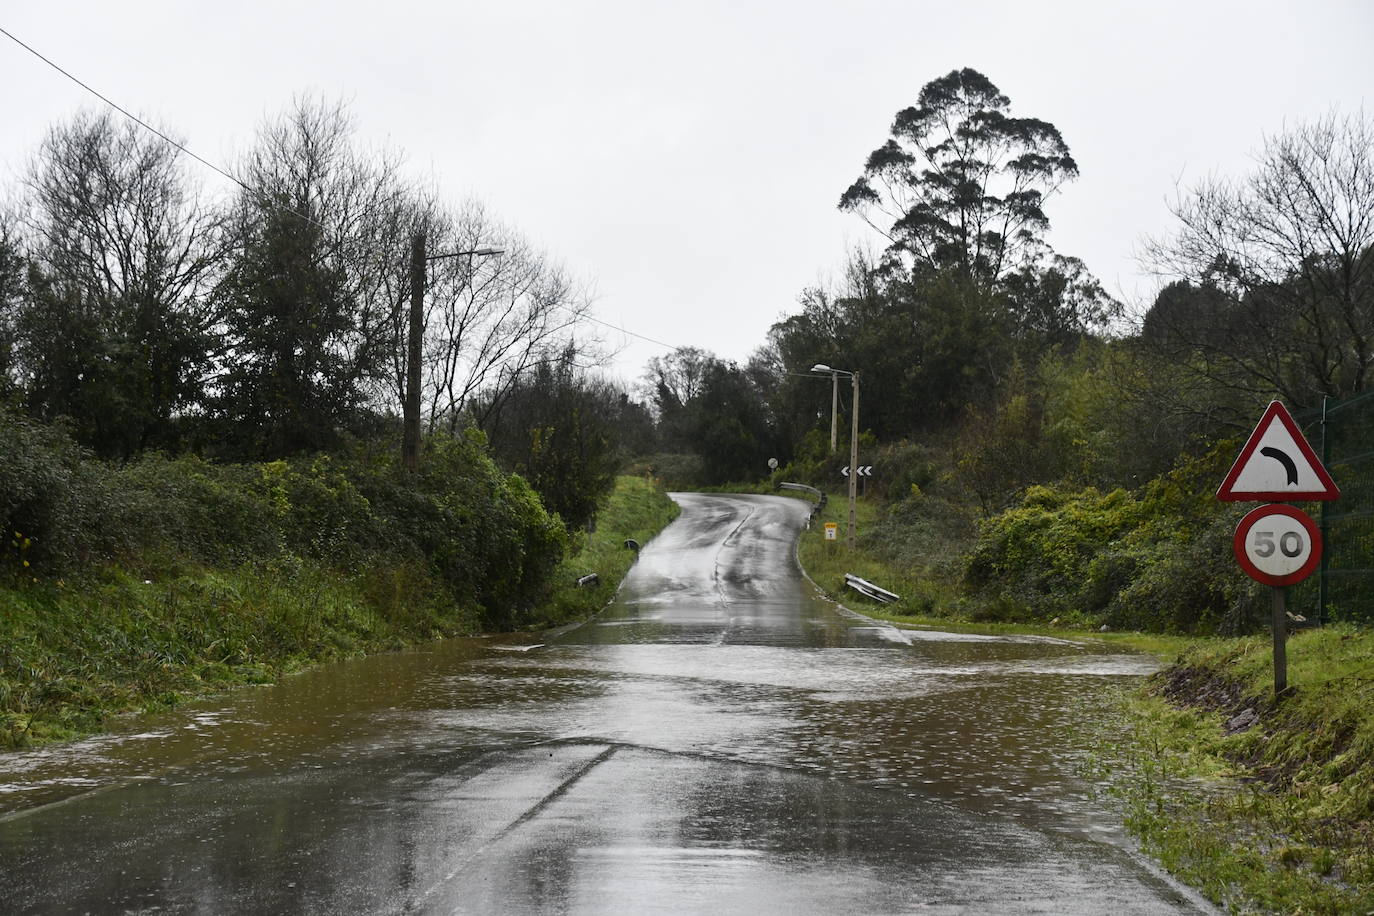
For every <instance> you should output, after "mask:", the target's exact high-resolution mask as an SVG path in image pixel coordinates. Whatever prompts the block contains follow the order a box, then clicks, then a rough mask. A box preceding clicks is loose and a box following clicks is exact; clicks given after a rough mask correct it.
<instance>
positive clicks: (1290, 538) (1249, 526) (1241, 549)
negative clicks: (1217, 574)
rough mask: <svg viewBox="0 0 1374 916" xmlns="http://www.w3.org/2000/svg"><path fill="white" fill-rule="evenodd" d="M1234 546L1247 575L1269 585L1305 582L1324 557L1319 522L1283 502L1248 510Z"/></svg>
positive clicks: (1237, 532) (1238, 526) (1237, 529)
mask: <svg viewBox="0 0 1374 916" xmlns="http://www.w3.org/2000/svg"><path fill="white" fill-rule="evenodd" d="M1232 546H1233V548H1234V549H1235V552H1236V559H1237V560H1238V561H1239V562H1240V568H1241V569H1243V570H1245V574H1246V575H1248V576H1249V577H1250V578H1251V579H1254V580H1255V581H1257V582H1263V583H1264V584H1265V585H1292V584H1293V583H1295V582H1301V581H1302V580H1303V579H1306V578H1307V577H1308V576H1309V575H1311V574H1312V570H1314V569H1316V568H1317V564H1318V563H1319V562H1321V558H1322V534H1321V531H1320V530H1318V528H1317V524H1316V522H1314V521H1312V519H1310V518H1309V517H1308V516H1307V513H1305V512H1303V511H1302V510H1301V509H1295V508H1293V507H1292V506H1285V505H1282V504H1275V505H1268V506H1260V507H1259V508H1258V509H1252V510H1251V511H1250V512H1249V513H1247V514H1246V516H1245V518H1243V519H1241V520H1240V524H1239V525H1237V526H1236V537H1235V540H1234V541H1233V543H1232Z"/></svg>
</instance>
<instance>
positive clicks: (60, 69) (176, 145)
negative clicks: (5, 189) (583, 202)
mask: <svg viewBox="0 0 1374 916" xmlns="http://www.w3.org/2000/svg"><path fill="white" fill-rule="evenodd" d="M0 35H4V36H5V37H6V38H8V39H9V40H10V41H12V42H14V43H15V44H17V45H19V47H21V48H23V49H24V50H25V51H28V52H29V53H30V54H32V55H33V56H34V57H36V58H38V59H39V60H41V61H42V62H43V63H45V64H47V65H48V66H49V67H52V68H53V69H54V70H56V71H57V72H58V73H60V74H62V75H63V76H65V77H66V78H67V79H69V80H71V81H72V82H73V83H76V85H78V86H80V87H81V88H82V89H84V90H86V91H87V92H89V93H90V94H91V95H93V96H95V97H96V98H98V99H100V101H102V102H104V103H105V104H106V105H109V106H110V107H111V108H113V109H114V110H115V111H117V112H119V113H120V114H122V115H124V117H126V118H128V119H129V120H130V121H133V122H134V123H135V124H137V125H138V126H139V127H142V128H143V129H144V130H146V131H148V132H149V133H152V134H155V135H156V136H158V137H159V138H161V139H162V141H163V142H165V143H167V144H169V145H170V146H172V147H174V148H176V149H177V150H179V151H181V152H183V153H185V154H186V155H187V156H190V157H191V158H192V159H194V160H195V161H196V162H199V163H200V164H201V165H203V166H205V167H206V168H207V169H210V170H211V171H213V172H215V173H216V174H219V175H222V176H223V177H225V178H227V179H229V180H230V181H232V182H233V183H234V184H236V185H238V186H239V187H240V188H242V189H243V190H245V191H247V192H248V193H249V194H255V195H257V196H258V197H260V198H262V199H268V195H267V194H266V193H264V192H263V191H260V190H258V189H257V188H255V187H253V186H252V185H250V184H248V183H247V182H245V181H243V180H242V179H240V178H238V177H237V176H235V175H233V174H231V173H230V172H228V171H227V170H225V169H222V168H220V167H219V166H218V165H215V164H214V163H213V162H211V161H210V160H208V159H206V158H205V157H203V156H200V155H198V154H196V153H193V152H192V151H191V150H189V149H187V148H186V147H185V146H184V145H182V144H181V143H178V142H177V141H176V140H173V139H172V138H171V137H169V136H167V134H165V133H163V132H162V131H161V130H159V129H158V128H156V127H154V126H153V125H151V124H149V123H148V122H147V121H145V120H143V119H142V118H140V117H139V116H138V115H136V114H134V113H133V112H131V111H129V109H127V108H125V107H124V106H123V105H120V104H119V103H118V102H115V101H114V100H113V99H111V98H110V97H109V96H107V95H105V94H104V93H102V92H100V91H99V90H98V89H96V88H95V87H93V86H91V85H90V84H89V83H86V82H84V81H83V80H81V79H79V78H77V77H76V76H74V75H73V74H72V73H71V72H69V71H68V70H66V69H65V68H63V67H62V66H61V65H59V64H57V63H56V62H55V61H53V60H52V59H51V58H49V57H47V56H45V55H44V54H42V53H41V52H39V51H38V50H37V49H35V48H34V47H32V46H31V45H28V44H26V43H25V42H24V41H22V40H20V39H19V38H18V37H17V36H16V35H15V34H14V33H13V32H11V31H9V30H8V29H6V28H5V27H4V26H0ZM279 206H280V205H279ZM281 209H282V210H285V211H286V212H288V213H290V214H292V215H293V216H299V217H300V218H301V219H303V220H306V221H307V222H311V223H314V224H315V225H316V226H319V227H320V228H321V229H324V228H326V227H325V226H324V224H323V223H321V222H320V221H319V220H317V219H315V218H314V217H311V216H308V215H306V214H304V213H301V212H299V211H297V210H293V209H292V208H290V207H281ZM569 311H571V310H569ZM579 317H581V318H584V319H586V320H587V321H591V322H594V323H596V324H600V325H605V326H606V327H608V328H610V329H611V330H613V331H619V332H620V333H622V334H628V335H629V336H631V337H638V338H639V339H640V340H643V341H647V342H648V343H651V344H655V345H656V346H660V347H665V348H667V349H669V350H672V351H674V352H676V351H678V350H683V349H686V348H685V347H678V346H674V345H673V344H670V343H664V342H663V341H661V340H655V339H654V338H652V337H648V336H646V335H644V334H640V333H637V332H635V331H631V330H630V329H628V328H622V327H620V326H619V325H615V324H611V323H610V322H609V321H602V320H601V319H600V318H593V317H592V316H591V315H581V316H579Z"/></svg>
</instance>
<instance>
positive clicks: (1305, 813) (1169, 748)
mask: <svg viewBox="0 0 1374 916" xmlns="http://www.w3.org/2000/svg"><path fill="white" fill-rule="evenodd" d="M1288 659H1289V683H1290V684H1291V685H1293V690H1292V692H1291V694H1290V695H1288V696H1286V697H1284V698H1283V699H1282V700H1280V701H1277V702H1276V701H1275V700H1274V698H1273V682H1272V667H1271V666H1272V654H1271V651H1270V646H1269V640H1268V639H1267V638H1247V639H1238V640H1221V639H1209V640H1204V641H1200V642H1197V643H1196V644H1195V645H1194V646H1193V647H1192V648H1190V649H1189V650H1187V651H1185V652H1184V653H1183V654H1182V655H1181V656H1180V658H1179V659H1178V661H1177V662H1176V663H1175V664H1174V665H1173V666H1171V667H1169V668H1167V669H1165V670H1164V671H1162V672H1160V673H1159V674H1158V675H1156V676H1155V677H1154V678H1153V679H1152V680H1151V682H1150V684H1149V686H1148V687H1147V688H1146V690H1145V691H1144V692H1141V693H1138V694H1134V695H1126V696H1123V697H1122V699H1121V705H1120V708H1119V709H1118V710H1117V711H1116V714H1115V716H1114V717H1113V719H1114V720H1113V721H1112V722H1111V723H1109V724H1108V725H1107V726H1106V727H1105V728H1104V730H1103V733H1102V734H1103V736H1104V738H1103V747H1102V753H1101V755H1100V759H1102V760H1103V761H1104V775H1105V776H1106V778H1107V779H1108V780H1109V781H1110V784H1111V785H1112V786H1113V791H1114V792H1115V793H1116V794H1117V795H1118V796H1119V797H1120V798H1121V799H1122V801H1123V803H1124V813H1125V816H1126V821H1127V824H1128V826H1129V827H1130V828H1131V829H1132V830H1133V831H1134V832H1135V833H1136V834H1137V835H1138V836H1139V837H1140V839H1141V842H1142V844H1143V846H1144V847H1145V849H1146V850H1147V851H1148V852H1150V853H1151V854H1153V855H1154V856H1156V857H1157V858H1158V859H1159V860H1160V861H1161V862H1162V863H1163V864H1164V865H1165V867H1166V868H1168V869H1169V870H1170V871H1171V872H1173V873H1175V874H1177V875H1178V876H1179V877H1181V878H1183V879H1184V880H1186V881H1188V882H1189V883H1191V884H1194V885H1196V886H1197V887H1198V888H1199V889H1201V890H1202V892H1203V893H1204V894H1206V895H1207V896H1208V897H1209V898H1210V899H1212V900H1213V901H1215V902H1217V903H1219V904H1222V905H1223V906H1226V907H1227V908H1228V909H1231V910H1232V911H1235V912H1260V913H1332V914H1335V913H1367V912H1371V911H1374V702H1372V701H1374V633H1371V632H1368V631H1359V630H1354V629H1349V628H1344V627H1337V626H1333V627H1327V628H1324V629H1321V630H1309V631H1305V632H1301V633H1299V634H1297V635H1295V636H1294V637H1293V638H1292V639H1291V641H1290V643H1289V647H1288ZM1247 710H1249V712H1247ZM1241 715H1244V716H1245V719H1250V718H1251V716H1252V715H1253V716H1254V717H1256V718H1255V720H1254V722H1253V724H1250V725H1245V726H1244V727H1242V726H1243V724H1244V723H1243V721H1242V720H1240V719H1237V718H1236V717H1237V716H1241ZM1228 723H1234V724H1230V725H1229V726H1228Z"/></svg>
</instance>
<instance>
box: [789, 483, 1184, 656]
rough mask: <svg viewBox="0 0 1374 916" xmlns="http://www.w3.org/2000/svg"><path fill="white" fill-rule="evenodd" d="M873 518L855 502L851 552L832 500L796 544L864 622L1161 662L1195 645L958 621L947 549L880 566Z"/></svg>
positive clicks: (824, 583)
mask: <svg viewBox="0 0 1374 916" xmlns="http://www.w3.org/2000/svg"><path fill="white" fill-rule="evenodd" d="M879 511H880V508H879V506H878V505H877V504H875V503H873V502H869V501H866V500H860V501H858V502H857V503H856V506H855V515H856V520H857V528H858V530H859V532H860V538H859V546H858V548H857V549H856V550H854V551H852V552H851V551H850V550H849V549H848V548H847V547H846V546H845V530H846V526H847V524H848V516H849V506H848V501H847V500H844V499H841V498H838V497H837V498H834V499H830V500H828V501H827V503H826V506H825V508H824V509H822V510H821V512H820V514H819V515H817V517H816V519H815V520H814V521H813V522H812V525H811V528H810V529H808V530H805V531H803V532H802V534H801V539H800V540H799V541H798V544H797V559H798V562H799V563H800V564H801V566H802V569H804V570H805V571H806V573H807V575H808V576H810V577H811V579H812V581H814V582H815V583H816V585H817V586H818V587H820V588H821V589H822V590H823V591H824V592H825V594H826V595H827V596H829V597H831V598H833V599H835V600H836V601H839V602H841V603H843V604H844V605H846V606H847V607H850V608H852V609H853V610H856V611H859V612H861V613H863V614H865V615H867V616H869V617H873V618H874V619H877V620H886V621H889V622H891V623H896V624H900V625H903V626H908V627H914V628H918V629H932V628H933V629H941V630H948V631H951V632H956V633H981V634H989V635H1007V634H1028V635H1052V636H1056V637H1061V638H1064V639H1078V640H1099V641H1102V642H1107V643H1111V644H1114V645H1121V646H1125V647H1128V648H1131V649H1134V650H1137V651H1141V652H1150V653H1153V654H1155V655H1159V656H1163V657H1165V658H1172V657H1174V656H1176V655H1177V654H1178V653H1179V652H1181V651H1183V650H1184V649H1185V648H1186V647H1187V646H1189V645H1191V644H1192V643H1193V642H1195V640H1194V639H1192V638H1190V637H1182V636H1171V635H1167V634H1162V633H1140V632H1110V631H1109V632H1102V631H1098V630H1085V629H1080V628H1075V627H1073V626H1049V625H1047V624H1044V623H1039V624H1035V623H1002V622H993V621H979V620H970V619H968V618H967V617H965V616H964V615H963V602H962V601H961V600H960V596H959V592H958V586H957V583H956V582H955V581H954V579H953V576H952V575H951V574H950V569H951V568H952V566H953V565H954V564H952V563H951V562H950V560H951V558H950V557H949V556H948V552H949V551H950V550H951V549H952V548H951V545H949V544H939V545H937V546H936V548H935V549H934V550H931V551H930V552H929V553H928V554H927V556H928V557H929V561H928V562H926V563H923V564H912V565H907V564H901V565H899V564H895V563H892V562H890V561H886V560H884V559H883V558H881V557H879V556H877V555H876V553H875V551H873V550H871V549H865V543H864V538H863V532H865V531H866V530H868V529H871V528H872V527H873V526H874V524H875V523H876V521H877V519H878V515H879ZM825 522H836V523H838V524H839V531H838V539H837V540H835V541H826V540H825V530H824V524H825ZM845 573H851V574H853V575H856V576H858V577H859V578H861V579H867V580H869V581H870V582H872V583H873V584H875V585H878V586H881V587H882V588H885V589H887V590H888V591H890V592H895V593H896V594H898V595H900V596H901V598H900V600H898V601H894V602H892V603H890V604H881V603H879V602H876V601H873V600H871V599H869V598H866V597H864V596H863V595H861V594H860V593H859V592H857V591H854V590H853V589H850V588H848V587H847V586H846V585H845V579H844V576H845Z"/></svg>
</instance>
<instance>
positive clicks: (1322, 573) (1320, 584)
mask: <svg viewBox="0 0 1374 916" xmlns="http://www.w3.org/2000/svg"><path fill="white" fill-rule="evenodd" d="M1328 400H1329V398H1328V397H1327V396H1326V395H1322V467H1325V468H1329V467H1331V437H1330V436H1328V435H1327V431H1326V424H1327V419H1326V402H1327V401H1328ZM1328 506H1330V503H1329V502H1323V503H1322V507H1321V518H1320V520H1319V521H1318V523H1317V524H1318V527H1319V530H1320V531H1321V533H1322V545H1323V549H1322V560H1321V567H1320V569H1319V571H1318V573H1317V626H1323V625H1324V624H1325V623H1326V602H1327V598H1328V597H1329V592H1328V591H1327V585H1326V571H1327V567H1328V565H1329V563H1330V562H1331V561H1330V556H1331V551H1330V550H1327V549H1326V545H1328V544H1330V543H1331V539H1330V537H1329V536H1328V535H1329V532H1328V531H1327V527H1326V511H1327V507H1328Z"/></svg>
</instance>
